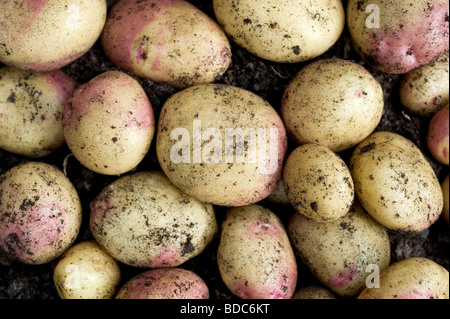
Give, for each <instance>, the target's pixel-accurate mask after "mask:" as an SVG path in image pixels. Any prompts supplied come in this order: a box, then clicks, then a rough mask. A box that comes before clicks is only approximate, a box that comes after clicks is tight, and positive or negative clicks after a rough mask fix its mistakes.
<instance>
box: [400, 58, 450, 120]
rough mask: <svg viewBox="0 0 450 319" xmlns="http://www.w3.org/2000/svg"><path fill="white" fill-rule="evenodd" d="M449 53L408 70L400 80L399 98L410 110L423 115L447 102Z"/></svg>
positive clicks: (434, 110)
mask: <svg viewBox="0 0 450 319" xmlns="http://www.w3.org/2000/svg"><path fill="white" fill-rule="evenodd" d="M448 60H449V53H448V51H447V52H445V53H444V54H443V55H442V56H440V57H439V59H438V60H436V61H435V62H432V63H429V64H426V65H424V66H422V67H419V68H417V69H414V70H412V71H409V72H408V73H406V74H404V75H403V77H402V81H401V82H400V89H399V93H400V100H401V102H402V104H403V106H404V107H405V108H406V109H407V110H409V111H410V112H412V113H414V114H417V115H420V116H424V115H427V114H429V113H432V112H437V111H439V110H440V109H441V108H442V107H444V106H445V105H448V102H449V62H448Z"/></svg>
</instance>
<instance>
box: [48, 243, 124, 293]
mask: <svg viewBox="0 0 450 319" xmlns="http://www.w3.org/2000/svg"><path fill="white" fill-rule="evenodd" d="M120 276H121V274H120V268H119V264H118V263H117V261H116V260H115V259H114V258H112V257H111V256H110V255H108V254H107V253H106V252H105V251H104V250H103V249H102V248H101V247H100V246H99V245H98V244H97V243H96V242H95V241H92V240H90V241H84V242H80V243H78V244H76V245H74V246H72V247H71V248H69V249H68V250H67V251H66V252H65V253H64V254H63V255H62V256H61V258H60V259H59V261H58V263H57V265H56V267H55V269H54V271H53V282H54V284H55V287H56V290H57V291H58V294H59V296H60V297H61V298H62V299H112V298H113V297H114V296H115V294H116V292H117V288H118V286H119V284H120Z"/></svg>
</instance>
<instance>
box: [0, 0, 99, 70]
mask: <svg viewBox="0 0 450 319" xmlns="http://www.w3.org/2000/svg"><path fill="white" fill-rule="evenodd" d="M106 10H107V8H106V1H105V0H77V1H73V0H23V1H1V2H0V26H1V30H2V32H0V62H2V63H4V64H7V65H11V66H15V67H17V68H20V69H26V70H33V71H53V70H57V69H60V68H62V67H64V66H66V65H67V64H69V63H71V62H73V61H75V60H76V59H78V58H79V57H80V56H82V55H83V54H84V53H86V52H87V51H88V50H89V49H90V48H91V47H92V46H93V45H94V43H95V42H96V41H97V39H98V38H99V37H100V34H101V32H102V29H103V26H104V24H105V21H106Z"/></svg>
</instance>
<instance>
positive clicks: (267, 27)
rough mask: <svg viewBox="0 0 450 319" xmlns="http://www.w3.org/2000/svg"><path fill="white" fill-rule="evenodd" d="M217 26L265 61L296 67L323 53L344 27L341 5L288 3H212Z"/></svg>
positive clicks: (225, 0)
mask: <svg viewBox="0 0 450 319" xmlns="http://www.w3.org/2000/svg"><path fill="white" fill-rule="evenodd" d="M213 5H214V12H215V15H216V18H217V20H218V22H219V24H220V25H221V26H222V28H223V29H224V30H225V32H227V34H228V35H229V36H230V38H231V39H233V41H235V42H236V43H237V44H239V45H240V46H242V47H243V48H245V49H246V50H248V51H249V52H251V53H253V54H255V55H257V56H259V57H261V58H263V59H266V60H270V61H274V62H280V63H297V62H301V61H306V60H309V59H312V58H315V57H317V56H319V55H321V54H322V53H324V52H326V51H327V50H328V49H329V48H330V47H332V46H333V45H334V44H335V42H336V41H337V40H338V39H339V37H340V35H341V33H342V31H343V29H344V24H345V12H344V8H343V6H342V3H341V1H338V0H329V1H326V0H320V1H310V2H303V1H298V2H296V3H295V5H293V3H292V2H291V1H288V0H266V1H255V0H241V1H237V2H236V1H232V0H214V1H213Z"/></svg>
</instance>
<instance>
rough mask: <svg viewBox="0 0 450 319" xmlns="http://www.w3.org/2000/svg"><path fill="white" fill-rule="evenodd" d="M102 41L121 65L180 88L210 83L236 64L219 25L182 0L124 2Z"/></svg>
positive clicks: (115, 9)
mask: <svg viewBox="0 0 450 319" xmlns="http://www.w3.org/2000/svg"><path fill="white" fill-rule="evenodd" d="M101 40H102V46H103V50H104V51H105V53H106V55H107V56H108V58H109V59H110V60H111V61H112V62H113V63H114V64H115V65H117V66H118V67H120V68H122V69H123V70H125V71H130V72H133V73H134V74H135V75H137V76H139V77H142V78H149V79H151V80H153V81H156V82H166V83H169V84H171V85H173V86H175V87H177V88H185V87H188V86H192V85H195V84H203V83H211V82H213V81H214V80H215V78H216V77H218V76H219V75H222V74H223V73H225V71H226V70H227V69H228V67H229V65H230V62H231V48H230V43H229V41H228V38H227V37H226V35H225V33H224V32H223V31H222V29H221V28H220V27H219V25H218V24H217V23H216V22H215V21H214V20H212V19H211V18H210V17H208V16H207V15H206V14H205V13H204V12H202V11H200V10H199V9H197V8H196V7H195V6H193V5H192V4H190V3H189V2H187V1H182V0H152V1H140V0H119V1H118V2H117V3H116V4H115V5H114V6H113V8H112V9H111V11H110V13H109V15H108V19H107V21H106V25H105V28H104V31H103V33H102V37H101Z"/></svg>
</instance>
